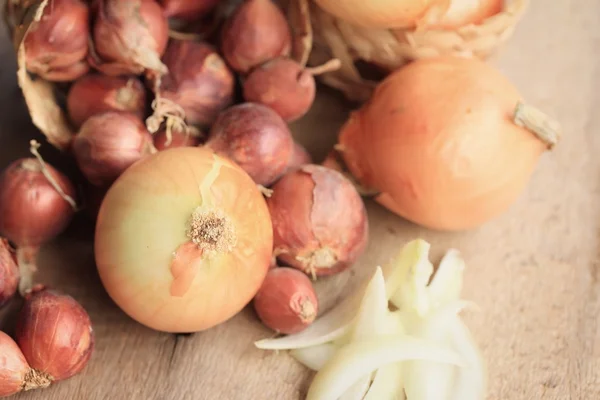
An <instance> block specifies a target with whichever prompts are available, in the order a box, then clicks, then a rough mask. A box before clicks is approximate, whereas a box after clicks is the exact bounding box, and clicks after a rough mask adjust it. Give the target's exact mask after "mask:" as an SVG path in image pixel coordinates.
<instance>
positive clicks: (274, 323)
mask: <svg viewBox="0 0 600 400" xmlns="http://www.w3.org/2000/svg"><path fill="white" fill-rule="evenodd" d="M253 305H254V310H255V311H256V314H257V315H258V317H259V318H260V320H261V322H262V323H263V324H264V325H265V326H267V327H269V328H271V329H273V330H274V331H277V332H279V333H283V334H288V335H289V334H293V333H298V332H300V331H302V330H304V329H305V328H306V327H308V326H309V325H310V324H312V323H313V322H314V320H315V319H316V317H317V314H318V312H319V303H318V300H317V294H316V293H315V289H314V287H313V285H312V282H311V281H310V279H309V278H308V277H307V276H306V275H305V274H304V273H302V272H300V271H298V270H297V269H294V268H286V267H279V268H274V269H271V270H269V272H268V273H267V276H266V278H265V280H264V282H263V284H262V286H261V288H260V290H259V291H258V293H257V294H256V296H255V297H254V301H253Z"/></svg>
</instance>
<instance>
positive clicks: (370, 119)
mask: <svg viewBox="0 0 600 400" xmlns="http://www.w3.org/2000/svg"><path fill="white" fill-rule="evenodd" d="M559 136H560V127H559V126H558V124H557V123H556V122H555V121H552V120H550V119H549V118H548V117H546V116H545V115H543V114H542V113H541V112H540V111H538V110H536V109H535V108H533V107H531V106H529V105H526V104H523V103H522V100H521V97H520V95H519V93H518V92H517V89H515V87H514V86H513V85H512V84H511V83H510V81H509V80H507V79H506V78H505V77H504V76H502V75H501V74H500V73H499V72H498V71H496V70H495V69H493V67H491V66H490V65H488V64H486V63H485V62H483V61H480V60H477V59H467V58H461V57H438V58H429V59H423V60H418V61H415V62H414V63H411V64H410V65H408V66H406V67H405V68H401V69H400V70H398V71H395V72H393V73H392V74H391V75H390V76H389V77H388V78H386V79H385V80H384V81H383V82H382V83H381V84H380V85H379V86H378V88H377V89H376V90H375V92H374V94H373V97H372V98H371V100H370V101H369V102H368V103H366V104H365V105H364V106H363V107H362V108H361V109H360V110H358V111H356V112H353V113H352V114H351V116H350V119H349V120H348V122H347V123H346V124H345V125H344V126H343V127H342V130H341V132H340V136H339V144H338V146H336V148H337V149H338V150H339V151H340V152H341V155H342V157H343V160H344V162H345V164H346V167H347V168H348V170H349V171H350V173H352V175H354V177H356V179H357V180H358V181H359V182H360V183H361V184H362V186H365V187H368V188H370V189H373V190H375V191H377V192H379V193H380V194H379V195H378V196H377V197H376V201H378V202H379V203H381V204H382V205H384V206H385V207H387V208H388V209H390V210H391V211H393V212H394V213H396V214H398V215H400V216H402V217H404V218H406V219H408V220H410V221H412V222H415V223H417V224H420V225H423V226H425V227H429V228H432V229H439V230H464V229H469V228H474V227H477V226H479V225H481V224H483V223H485V222H486V221H488V220H490V219H492V218H493V217H495V216H497V215H499V214H500V213H502V212H504V211H505V210H506V209H507V208H508V207H509V206H510V204H512V203H513V202H514V200H515V199H516V198H517V197H518V195H519V194H520V192H521V191H522V190H523V188H524V186H525V185H526V184H527V182H528V180H529V178H530V176H531V174H532V172H533V170H534V168H535V166H536V163H537V161H538V159H539V157H540V156H541V155H542V154H543V153H544V152H545V151H547V150H548V148H551V147H552V146H553V145H554V144H556V143H557V141H558V137H559Z"/></svg>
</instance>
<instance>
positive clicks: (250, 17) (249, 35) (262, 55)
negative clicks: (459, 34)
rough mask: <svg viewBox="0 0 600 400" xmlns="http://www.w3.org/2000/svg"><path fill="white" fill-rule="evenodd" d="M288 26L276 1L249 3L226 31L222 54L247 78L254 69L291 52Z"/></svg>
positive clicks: (249, 1) (234, 16)
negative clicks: (246, 75)
mask: <svg viewBox="0 0 600 400" xmlns="http://www.w3.org/2000/svg"><path fill="white" fill-rule="evenodd" d="M291 40H292V39H291V32H290V27H289V25H288V22H287V20H286V18H285V16H284V15H283V12H282V11H281V10H280V9H279V7H278V6H277V5H276V4H275V3H273V1H272V0H246V1H244V2H243V3H242V4H241V5H240V6H239V7H238V8H237V9H236V11H235V12H234V13H233V15H231V16H230V17H229V19H228V20H227V22H226V23H225V26H224V27H223V32H222V39H221V51H222V53H223V56H224V57H225V59H226V60H227V62H228V63H229V65H230V66H231V67H232V68H233V69H234V70H235V71H237V72H239V73H242V74H247V73H248V72H249V71H250V70H251V69H252V68H254V67H257V66H259V65H261V64H264V63H265V62H267V61H269V60H271V59H273V58H277V57H280V56H287V55H289V54H290V51H291Z"/></svg>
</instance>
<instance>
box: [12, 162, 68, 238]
mask: <svg viewBox="0 0 600 400" xmlns="http://www.w3.org/2000/svg"><path fill="white" fill-rule="evenodd" d="M45 164H46V165H45V167H46V169H47V170H48V173H49V174H50V176H52V178H53V179H54V180H55V181H56V183H57V184H58V185H59V186H60V187H61V188H62V190H63V191H64V192H65V193H66V194H67V195H68V196H70V197H71V198H76V195H75V188H74V186H73V184H72V183H71V181H70V180H69V178H68V177H67V176H66V175H64V174H63V173H61V172H60V171H58V170H57V169H55V168H54V167H52V166H51V165H49V164H48V163H45ZM41 168H42V167H41V164H40V162H39V161H38V160H37V159H35V158H21V159H18V160H15V161H13V162H12V163H11V164H10V165H9V166H8V167H6V169H5V170H4V172H3V173H2V176H0V235H2V236H4V237H6V238H7V239H8V240H9V241H11V242H12V243H13V244H15V245H16V246H17V247H29V246H31V247H37V246H40V245H42V244H44V243H46V242H47V241H49V240H50V239H53V238H54V237H56V236H58V235H59V234H60V233H62V231H63V230H64V229H65V228H66V227H67V226H68V225H69V223H70V222H71V219H72V218H73V215H74V213H75V211H74V209H73V207H72V206H71V205H70V204H69V203H68V202H67V201H66V200H65V199H64V198H63V197H61V195H60V193H59V192H58V191H57V190H56V189H55V188H54V187H53V186H52V185H51V183H50V182H49V181H48V179H47V178H46V177H45V176H44V175H43V173H42V169H41Z"/></svg>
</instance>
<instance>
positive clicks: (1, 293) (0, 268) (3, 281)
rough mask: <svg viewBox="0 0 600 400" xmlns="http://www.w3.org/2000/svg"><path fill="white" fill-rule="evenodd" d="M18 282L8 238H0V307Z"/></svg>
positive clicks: (12, 294)
mask: <svg viewBox="0 0 600 400" xmlns="http://www.w3.org/2000/svg"><path fill="white" fill-rule="evenodd" d="M18 284H19V267H18V266H17V263H16V261H15V257H14V255H13V249H12V248H11V247H10V245H9V243H8V240H6V239H4V238H0V307H1V306H3V305H4V304H6V302H7V301H8V300H9V299H10V298H11V297H13V296H14V294H15V293H16V292H17V287H18ZM0 369H1V367H0ZM0 393H1V390H0Z"/></svg>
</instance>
